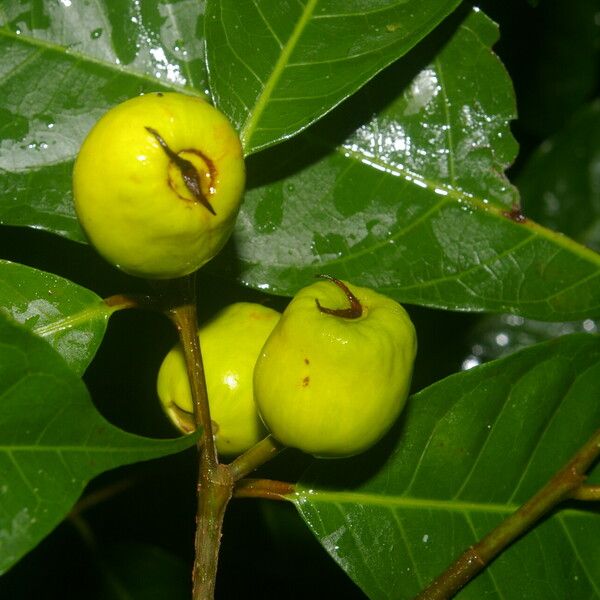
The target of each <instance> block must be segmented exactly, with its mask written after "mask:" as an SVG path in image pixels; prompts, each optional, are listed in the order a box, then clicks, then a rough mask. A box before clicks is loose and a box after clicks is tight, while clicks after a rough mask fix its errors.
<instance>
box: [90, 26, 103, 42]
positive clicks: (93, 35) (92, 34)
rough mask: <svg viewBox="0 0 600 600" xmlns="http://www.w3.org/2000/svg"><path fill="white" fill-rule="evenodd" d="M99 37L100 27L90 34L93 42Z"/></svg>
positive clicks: (100, 33)
mask: <svg viewBox="0 0 600 600" xmlns="http://www.w3.org/2000/svg"><path fill="white" fill-rule="evenodd" d="M101 35H102V28H101V27H98V29H94V30H93V31H91V32H90V37H91V38H92V39H93V40H97V39H98V38H99V37H100V36H101Z"/></svg>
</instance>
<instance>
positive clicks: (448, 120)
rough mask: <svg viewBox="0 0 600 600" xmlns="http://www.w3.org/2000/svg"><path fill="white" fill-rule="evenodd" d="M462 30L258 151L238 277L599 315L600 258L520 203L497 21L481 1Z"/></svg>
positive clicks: (293, 286) (541, 312)
mask: <svg viewBox="0 0 600 600" xmlns="http://www.w3.org/2000/svg"><path fill="white" fill-rule="evenodd" d="M450 25H452V28H449V26H442V27H440V28H438V29H437V30H436V32H435V35H432V36H430V37H429V38H428V39H427V43H425V44H421V45H420V46H419V47H418V49H417V51H416V52H413V53H412V54H410V55H409V56H407V57H405V58H404V59H402V60H400V61H399V62H398V63H396V64H395V65H394V66H393V67H392V68H390V69H388V70H387V71H386V72H385V73H383V74H382V75H380V76H379V77H378V78H377V79H376V80H374V81H373V82H371V83H370V84H369V85H367V86H366V87H365V88H364V89H363V90H362V91H361V92H359V93H358V94H356V96H355V97H354V98H352V100H350V101H348V102H347V103H345V104H344V106H343V107H340V109H339V110H338V111H336V112H335V113H333V114H332V115H331V116H330V117H327V118H326V119H324V120H323V121H322V122H320V123H319V124H318V125H317V126H316V127H313V128H311V129H310V130H308V131H307V132H306V133H305V134H303V135H301V136H299V137H298V138H295V139H294V140H292V142H291V143H286V144H285V145H284V146H281V147H279V148H277V149H275V150H273V151H266V152H263V153H261V154H259V155H257V156H255V157H251V160H250V161H249V165H248V171H249V174H250V186H251V188H253V189H251V190H250V191H249V192H248V194H247V195H246V200H245V202H244V205H243V207H242V212H241V215H240V218H239V220H238V225H237V229H236V232H235V239H234V247H235V253H236V256H239V259H240V260H239V263H238V262H234V264H233V266H232V267H231V266H230V268H231V269H232V271H231V272H232V275H236V276H238V277H239V278H240V279H241V281H243V282H244V283H246V284H247V285H250V286H252V287H255V288H259V289H264V290H269V291H271V292H274V293H278V294H284V295H292V294H294V293H295V292H296V291H297V290H298V289H299V287H301V286H303V285H306V284H307V283H308V282H309V281H311V280H312V278H313V277H314V275H315V274H317V273H323V272H325V273H329V274H331V275H335V276H338V277H342V278H347V279H351V280H353V281H354V282H355V283H357V284H364V285H367V286H370V287H374V288H377V289H379V290H380V291H382V292H384V293H387V294H388V295H390V296H393V297H394V298H396V299H397V300H400V301H404V302H410V303H416V304H425V305H428V306H435V307H439V308H445V309H458V310H489V311H504V312H514V313H518V314H522V315H525V316H529V317H531V318H538V319H547V320H568V319H578V318H586V317H589V316H593V315H594V314H596V315H598V314H600V306H599V299H600V285H599V282H600V268H599V267H600V257H599V256H598V255H596V254H594V253H592V252H590V251H589V250H587V249H586V248H584V247H582V246H580V245H578V244H576V243H575V242H573V241H572V240H569V239H568V238H565V237H564V236H561V235H558V234H554V233H553V232H551V231H549V230H546V229H544V228H542V227H540V226H539V225H537V224H536V223H534V222H532V221H522V220H521V219H520V218H519V214H518V213H517V212H514V211H513V207H514V206H515V205H516V203H517V202H518V195H517V192H516V190H515V189H514V188H513V187H512V186H511V185H510V184H509V182H508V181H507V179H506V178H505V176H504V174H503V170H504V168H505V167H506V166H507V165H508V164H510V162H511V161H512V160H513V159H514V156H515V152H516V145H515V142H514V139H513V138H512V136H511V134H510V130H509V126H508V125H509V121H510V120H511V119H512V118H513V117H514V112H515V106H514V97H513V93H512V87H511V84H510V80H509V78H508V76H507V74H506V72H505V71H504V68H503V67H502V65H501V63H500V62H499V61H498V59H497V57H496V56H495V55H494V54H493V53H492V52H491V51H490V49H489V46H490V44H491V43H493V41H494V40H495V39H496V35H497V31H496V27H495V25H494V24H493V23H492V22H491V21H490V20H489V19H488V18H487V17H485V15H483V13H481V12H479V11H473V12H471V13H469V14H468V16H467V17H466V18H465V19H464V21H463V23H462V24H461V25H460V27H458V29H456V30H455V25H454V24H453V23H451V24H450ZM373 114H375V117H373V116H372V115H373ZM252 158H253V159H254V160H252ZM219 268H220V269H221V270H222V269H226V268H227V265H224V264H223V261H221V263H220V265H219Z"/></svg>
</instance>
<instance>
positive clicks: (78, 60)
mask: <svg viewBox="0 0 600 600" xmlns="http://www.w3.org/2000/svg"><path fill="white" fill-rule="evenodd" d="M202 25H203V15H202V7H201V5H200V3H198V2H197V1H196V0H182V1H178V2H166V1H162V0H144V2H133V3H115V2H110V1H108V0H98V1H96V2H91V3H90V2H43V3H42V2H37V1H34V0H25V1H22V0H6V1H4V2H3V3H2V6H1V7H0V123H1V125H0V140H1V141H0V187H1V188H2V194H1V195H0V223H5V224H11V225H28V226H32V227H37V228H40V229H45V230H48V231H52V232H54V233H58V234H60V235H63V236H65V237H68V238H70V239H73V240H77V241H84V236H83V233H82V232H81V229H80V228H79V225H78V223H77V221H76V219H75V215H74V210H73V207H72V200H71V198H72V196H71V171H72V166H73V160H74V158H75V156H76V154H77V152H78V150H79V146H80V145H81V142H82V141H83V138H84V137H85V135H86V134H87V132H88V131H89V130H90V129H91V127H92V125H93V124H94V123H95V122H96V121H97V120H98V118H99V117H100V116H101V115H102V114H104V113H105V112H106V111H107V110H108V109H109V108H111V107H112V106H114V105H115V104H117V103H119V102H122V101H123V100H125V99H127V98H130V97H132V96H137V95H138V94H140V93H142V92H147V91H153V90H166V89H179V90H185V91H187V92H188V93H203V92H202V90H204V87H205V72H204V66H203V64H204V63H203V58H204V56H203V54H204V50H203V39H202V37H201V34H199V33H198V32H201V31H202Z"/></svg>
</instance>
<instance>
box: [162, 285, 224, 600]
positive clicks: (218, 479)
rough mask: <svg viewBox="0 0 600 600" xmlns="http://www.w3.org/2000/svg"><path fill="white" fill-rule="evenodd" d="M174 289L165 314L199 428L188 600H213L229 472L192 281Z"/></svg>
mask: <svg viewBox="0 0 600 600" xmlns="http://www.w3.org/2000/svg"><path fill="white" fill-rule="evenodd" d="M173 283H174V284H175V285H176V286H177V289H176V290H175V291H176V292H177V296H176V298H175V302H173V303H172V305H171V306H170V307H169V308H168V309H167V314H168V315H169V317H170V318H171V320H172V321H173V323H175V326H176V327H177V331H178V333H179V340H180V342H181V345H182V347H183V354H184V357H185V362H186V365H187V371H188V377H189V380H190V388H191V392H192V400H193V404H194V419H195V421H196V426H197V428H199V427H202V437H201V438H200V440H199V442H198V452H199V455H200V464H199V473H198V508H197V513H196V535H195V558H194V568H193V574H192V580H193V592H192V597H193V600H212V599H213V598H214V592H215V583H216V576H217V564H218V560H219V547H220V544H221V535H222V533H221V532H222V527H223V518H224V516H225V509H226V508H227V504H228V502H229V500H230V499H231V494H232V490H233V479H232V477H231V472H230V471H229V468H228V467H226V466H225V465H220V464H219V462H218V458H217V450H216V446H215V440H214V437H213V427H212V422H211V419H210V409H209V406H208V394H207V391H206V381H205V377H204V366H203V364H202V353H201V351H200V342H199V340H198V318H197V314H196V284H195V277H194V276H193V275H190V276H188V277H185V278H183V279H180V280H176V281H174V282H173Z"/></svg>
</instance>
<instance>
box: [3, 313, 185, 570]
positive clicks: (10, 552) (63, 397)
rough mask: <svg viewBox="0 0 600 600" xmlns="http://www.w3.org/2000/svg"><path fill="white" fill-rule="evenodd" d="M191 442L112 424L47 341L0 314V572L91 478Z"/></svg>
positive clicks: (55, 520) (28, 547)
mask: <svg viewBox="0 0 600 600" xmlns="http://www.w3.org/2000/svg"><path fill="white" fill-rule="evenodd" d="M193 443H194V440H193V438H180V439H177V440H153V439H148V438H143V437H139V436H135V435H132V434H129V433H126V432H124V431H121V430H120V429H117V428H116V427H114V426H113V425H111V424H110V423H108V422H107V421H105V420H104V418H103V417H102V416H101V415H100V414H99V413H98V412H97V411H96V409H95V408H94V405H93V404H92V402H91V400H90V398H89V396H88V393H87V390H86V389H85V387H84V385H83V383H82V382H81V380H80V379H79V378H78V377H77V376H76V375H75V374H74V373H73V371H72V370H71V369H70V368H69V367H68V366H67V364H66V363H65V362H64V361H63V359H62V358H61V357H60V356H59V355H58V354H57V353H56V352H55V351H54V350H53V349H52V348H51V347H50V346H49V345H48V344H47V343H46V342H44V341H43V340H41V339H39V338H38V337H37V336H35V335H33V334H32V333H31V332H29V331H27V330H26V329H25V328H23V327H22V326H20V325H16V324H14V323H12V322H10V321H8V320H6V319H5V318H4V317H0V474H1V475H0V574H1V573H3V572H5V571H6V570H7V569H8V568H10V567H11V566H12V565H13V564H14V563H15V562H16V561H17V560H19V558H20V557H21V556H23V555H24V554H25V553H27V552H28V551H29V550H31V549H32V548H33V547H34V546H35V545H36V544H37V543H38V542H39V541H40V540H41V539H42V538H43V537H44V536H46V535H47V534H48V533H49V532H50V531H52V529H53V528H54V527H55V526H56V525H57V524H58V523H59V522H60V521H61V520H62V519H63V518H64V517H65V515H66V514H67V513H68V511H69V510H70V508H71V507H72V505H73V504H74V503H75V501H76V500H77V498H78V497H79V495H80V494H81V491H82V490H83V488H84V486H85V484H86V483H87V482H88V481H89V480H90V479H91V478H92V477H94V476H95V475H97V474H99V473H101V472H102V471H106V470H108V469H112V468H114V467H117V466H120V465H124V464H129V463H134V462H138V461H142V460H149V459H151V458H157V457H159V456H164V455H167V454H172V453H174V452H178V451H181V450H183V449H184V448H186V447H188V446H190V445H191V444H193Z"/></svg>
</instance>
